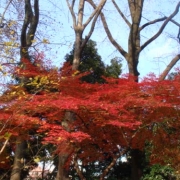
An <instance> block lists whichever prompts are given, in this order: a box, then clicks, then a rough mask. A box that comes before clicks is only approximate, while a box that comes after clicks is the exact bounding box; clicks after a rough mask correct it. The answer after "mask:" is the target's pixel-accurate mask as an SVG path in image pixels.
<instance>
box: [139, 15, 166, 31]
mask: <svg viewBox="0 0 180 180" xmlns="http://www.w3.org/2000/svg"><path fill="white" fill-rule="evenodd" d="M165 19H167V17H163V18H158V19H155V20H153V21H150V22H148V23H146V24H143V25H142V26H141V27H140V28H139V31H141V30H143V29H144V28H145V27H147V26H149V25H151V24H155V23H157V22H161V21H164V20H165Z"/></svg>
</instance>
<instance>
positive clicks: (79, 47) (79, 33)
mask: <svg viewBox="0 0 180 180" xmlns="http://www.w3.org/2000/svg"><path fill="white" fill-rule="evenodd" d="M66 2H67V5H68V8H69V10H70V12H71V16H72V20H73V29H74V33H75V48H74V58H73V66H72V68H73V70H77V69H78V66H79V63H80V56H81V53H82V51H83V49H84V47H85V45H86V43H87V42H88V40H89V38H90V37H91V35H92V33H93V31H94V27H95V24H96V21H97V18H98V16H99V14H100V12H101V10H102V8H103V6H104V5H105V3H106V0H101V1H100V2H99V4H98V5H97V6H96V7H95V8H94V11H93V12H92V13H91V15H90V16H89V18H88V19H87V20H86V21H85V22H83V19H84V15H85V10H84V9H85V3H86V1H85V0H80V1H79V3H78V6H77V7H78V11H77V12H78V13H77V16H76V13H75V10H74V5H75V3H76V2H77V1H76V0H72V3H71V4H70V2H69V1H68V0H66ZM91 21H92V24H91V27H90V31H89V33H88V35H87V36H85V39H83V32H84V30H85V28H86V27H87V26H88V25H89V24H90V22H91Z"/></svg>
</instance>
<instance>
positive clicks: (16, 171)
mask: <svg viewBox="0 0 180 180" xmlns="http://www.w3.org/2000/svg"><path fill="white" fill-rule="evenodd" d="M25 150H26V142H25V141H24V140H22V139H21V138H17V140H16V150H15V155H14V163H13V168H12V172H11V178H10V180H21V170H22V169H23V166H24V154H25Z"/></svg>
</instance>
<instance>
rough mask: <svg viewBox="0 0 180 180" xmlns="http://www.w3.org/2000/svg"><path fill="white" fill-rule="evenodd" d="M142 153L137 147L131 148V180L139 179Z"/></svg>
mask: <svg viewBox="0 0 180 180" xmlns="http://www.w3.org/2000/svg"><path fill="white" fill-rule="evenodd" d="M142 157H143V153H142V152H141V151H140V150H138V149H133V150H131V180H140V179H141V176H142V169H141V163H142Z"/></svg>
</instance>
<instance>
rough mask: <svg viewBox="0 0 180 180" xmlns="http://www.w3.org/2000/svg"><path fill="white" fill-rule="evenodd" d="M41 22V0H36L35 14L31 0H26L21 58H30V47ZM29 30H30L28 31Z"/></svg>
mask: <svg viewBox="0 0 180 180" xmlns="http://www.w3.org/2000/svg"><path fill="white" fill-rule="evenodd" d="M38 22H39V0H34V14H33V10H32V5H31V1H30V0H25V18H24V23H23V26H22V31H21V48H20V54H21V58H22V57H26V58H28V59H29V53H28V49H29V47H30V46H31V45H32V43H33V40H34V36H35V32H36V29H37V25H38ZM27 30H28V32H27Z"/></svg>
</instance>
